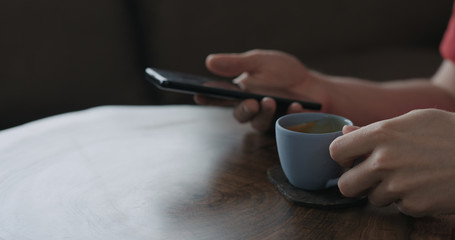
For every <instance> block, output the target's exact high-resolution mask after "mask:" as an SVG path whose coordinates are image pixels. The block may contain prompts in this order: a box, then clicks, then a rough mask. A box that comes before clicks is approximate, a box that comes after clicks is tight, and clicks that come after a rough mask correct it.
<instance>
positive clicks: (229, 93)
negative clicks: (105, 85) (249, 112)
mask: <svg viewBox="0 0 455 240" xmlns="http://www.w3.org/2000/svg"><path fill="white" fill-rule="evenodd" d="M145 76H146V79H147V80H148V81H149V82H151V83H152V84H153V85H155V86H156V87H158V88H159V89H162V90H168V91H174V92H183V93H189V94H196V93H197V94H203V95H207V96H210V97H216V98H224V99H240V100H243V99H249V98H253V99H256V100H258V101H260V100H261V99H263V98H264V97H271V98H273V99H274V100H275V101H276V103H277V105H281V106H282V105H285V106H288V105H289V104H291V103H293V102H298V103H300V104H301V105H302V107H303V108H306V109H311V110H320V109H321V107H322V106H321V104H319V103H315V102H307V101H301V100H295V99H288V98H280V97H275V96H266V95H261V94H254V93H248V92H243V91H241V90H240V89H239V90H238V91H237V90H231V89H224V88H217V87H211V86H205V85H204V83H206V82H211V81H219V80H214V79H211V78H207V77H202V76H199V75H193V74H187V73H180V72H175V71H168V70H163V69H157V68H146V69H145Z"/></svg>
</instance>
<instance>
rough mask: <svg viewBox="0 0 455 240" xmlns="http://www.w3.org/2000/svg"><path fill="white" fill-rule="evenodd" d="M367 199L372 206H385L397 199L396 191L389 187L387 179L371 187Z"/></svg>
mask: <svg viewBox="0 0 455 240" xmlns="http://www.w3.org/2000/svg"><path fill="white" fill-rule="evenodd" d="M368 199H369V201H370V202H371V204H373V205H374V206H377V207H385V206H388V205H390V204H392V203H393V202H395V201H398V200H399V195H398V193H397V192H395V191H394V190H393V188H391V185H390V183H389V182H388V181H386V182H380V183H379V184H378V185H377V186H376V187H374V188H373V189H371V191H370V192H369V194H368Z"/></svg>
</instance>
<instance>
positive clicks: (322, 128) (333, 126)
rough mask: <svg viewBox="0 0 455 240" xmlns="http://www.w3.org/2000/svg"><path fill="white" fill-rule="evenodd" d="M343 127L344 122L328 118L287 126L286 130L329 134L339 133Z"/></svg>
mask: <svg viewBox="0 0 455 240" xmlns="http://www.w3.org/2000/svg"><path fill="white" fill-rule="evenodd" d="M344 125H345V123H344V122H340V121H337V120H334V119H330V118H323V119H320V120H315V121H311V122H304V123H300V124H297V125H292V126H288V127H286V129H288V130H291V131H295V132H302V133H331V132H337V131H340V130H341V129H342V128H343V126H344Z"/></svg>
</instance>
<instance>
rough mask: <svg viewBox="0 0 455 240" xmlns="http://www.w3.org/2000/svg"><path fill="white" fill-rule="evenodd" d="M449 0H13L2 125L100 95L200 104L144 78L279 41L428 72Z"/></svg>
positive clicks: (368, 66) (379, 70) (6, 36)
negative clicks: (153, 71)
mask: <svg viewBox="0 0 455 240" xmlns="http://www.w3.org/2000/svg"><path fill="white" fill-rule="evenodd" d="M452 4H453V1H452V0H439V1H429V0H412V1H411V0H402V1H392V0H372V1H360V0H349V1H340V0H323V1H307V0H287V1H271V0H263V1H252V0H218V1H208V0H196V1H183V0H149V1H147V0H97V1H89V0H78V1H59V0H41V1H32V0H15V1H6V2H4V3H2V7H1V8H0V24H1V27H0V53H1V54H0V91H1V94H0V114H1V118H0V129H5V128H9V127H13V126H17V125H20V124H23V123H26V122H29V121H33V120H36V119H40V118H43V117H47V116H51V115H54V114H60V113H65V112H70V111H77V110H81V109H86V108H90V107H94V106H100V105H162V104H193V102H192V97H191V96H189V95H185V94H178V93H169V92H163V91H160V90H158V89H156V88H155V87H153V86H152V85H150V84H149V83H148V82H147V81H146V80H145V78H144V68H145V67H147V66H154V67H160V68H165V69H171V70H176V71H182V72H189V73H194V74H201V75H207V76H211V75H210V73H209V72H208V71H207V70H206V69H205V66H204V59H205V57H206V56H207V55H208V54H210V53H216V52H243V51H247V50H250V49H257V48H262V49H277V50H282V51H286V52H289V53H291V54H293V55H295V56H297V57H298V58H299V59H301V60H302V62H303V63H305V64H306V65H307V66H308V67H310V68H313V69H315V70H318V71H324V72H326V73H330V74H338V75H351V76H357V77H360V78H367V79H371V80H373V81H387V80H392V79H398V78H413V77H430V76H431V75H432V74H433V73H434V72H435V71H436V69H437V67H438V65H439V64H440V62H441V58H440V55H439V53H438V45H439V41H440V39H441V37H442V35H443V33H444V30H445V27H446V24H447V21H448V19H449V17H450V14H451V10H452Z"/></svg>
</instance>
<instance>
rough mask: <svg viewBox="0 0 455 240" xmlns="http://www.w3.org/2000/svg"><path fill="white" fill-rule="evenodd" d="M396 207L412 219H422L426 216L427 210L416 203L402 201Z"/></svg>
mask: <svg viewBox="0 0 455 240" xmlns="http://www.w3.org/2000/svg"><path fill="white" fill-rule="evenodd" d="M397 207H398V209H399V210H400V211H401V212H402V213H404V214H406V215H409V216H413V217H422V216H425V215H426V214H427V208H426V207H425V206H424V205H423V204H421V203H418V202H416V201H411V200H407V199H404V200H401V201H400V202H399V203H398V204H397Z"/></svg>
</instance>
